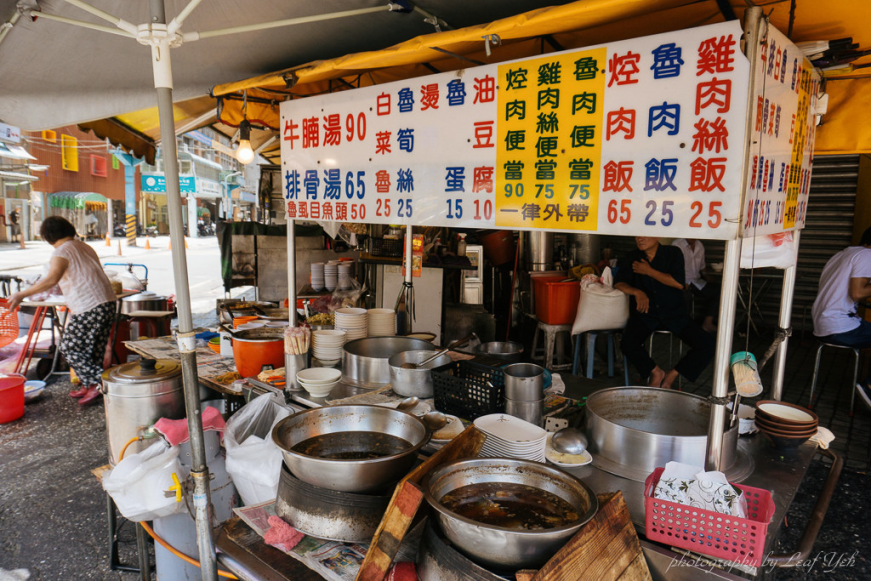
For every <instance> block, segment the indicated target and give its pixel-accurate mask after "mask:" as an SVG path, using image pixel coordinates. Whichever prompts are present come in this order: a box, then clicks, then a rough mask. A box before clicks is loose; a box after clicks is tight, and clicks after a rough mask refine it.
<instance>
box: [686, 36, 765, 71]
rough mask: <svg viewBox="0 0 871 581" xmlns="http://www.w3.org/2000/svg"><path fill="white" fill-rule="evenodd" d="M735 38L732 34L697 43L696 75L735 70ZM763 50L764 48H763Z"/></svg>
mask: <svg viewBox="0 0 871 581" xmlns="http://www.w3.org/2000/svg"><path fill="white" fill-rule="evenodd" d="M735 44H736V43H735V40H734V39H733V38H732V35H731V34H730V35H729V36H721V37H720V38H719V39H717V38H709V39H707V40H703V41H702V43H701V44H700V45H699V61H698V63H696V76H699V75H701V74H704V73H726V72H729V71H733V70H735V67H734V66H733V65H734V62H735V57H734V54H735ZM763 50H764V49H763ZM763 58H764V57H763Z"/></svg>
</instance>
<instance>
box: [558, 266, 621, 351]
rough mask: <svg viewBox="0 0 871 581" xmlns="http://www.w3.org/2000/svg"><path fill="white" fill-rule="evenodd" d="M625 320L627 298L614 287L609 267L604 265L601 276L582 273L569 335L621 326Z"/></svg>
mask: <svg viewBox="0 0 871 581" xmlns="http://www.w3.org/2000/svg"><path fill="white" fill-rule="evenodd" d="M627 320H629V297H628V296H627V295H625V294H623V293H622V292H620V291H619V290H617V289H615V288H614V283H613V276H612V274H611V269H610V268H609V267H606V268H605V270H604V271H603V272H602V278H599V277H597V276H595V275H589V274H588V275H585V276H584V278H583V280H582V281H581V297H580V299H579V300H578V312H577V314H576V315H575V322H574V324H573V325H572V335H578V334H580V333H586V332H587V331H604V330H610V329H622V328H623V327H625V326H626V321H627Z"/></svg>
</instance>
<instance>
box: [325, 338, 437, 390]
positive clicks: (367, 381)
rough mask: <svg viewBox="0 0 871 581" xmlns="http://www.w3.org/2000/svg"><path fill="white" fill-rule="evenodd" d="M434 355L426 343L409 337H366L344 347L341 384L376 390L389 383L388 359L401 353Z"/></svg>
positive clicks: (431, 348)
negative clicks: (425, 352)
mask: <svg viewBox="0 0 871 581" xmlns="http://www.w3.org/2000/svg"><path fill="white" fill-rule="evenodd" d="M415 350H419V351H435V346H434V345H433V344H432V343H430V342H429V341H424V340H422V339H411V338H409V337H367V338H365V339H356V340H354V341H351V342H349V343H345V348H344V352H343V353H342V381H344V382H345V383H348V384H351V385H354V386H357V387H363V388H369V389H375V388H378V387H383V386H385V385H388V384H389V383H390V380H391V378H390V363H389V359H390V358H391V357H392V356H394V355H396V354H397V353H402V352H403V351H415Z"/></svg>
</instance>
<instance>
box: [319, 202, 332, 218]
mask: <svg viewBox="0 0 871 581" xmlns="http://www.w3.org/2000/svg"><path fill="white" fill-rule="evenodd" d="M321 210H322V212H321V218H322V219H323V220H332V219H333V203H332V202H324V205H323V206H322V207H321Z"/></svg>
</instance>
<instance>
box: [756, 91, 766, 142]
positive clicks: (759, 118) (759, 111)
mask: <svg viewBox="0 0 871 581" xmlns="http://www.w3.org/2000/svg"><path fill="white" fill-rule="evenodd" d="M764 110H765V102H764V101H763V99H762V95H759V96H758V97H756V132H757V133H758V132H759V131H761V130H762V112H763V111H764Z"/></svg>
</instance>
